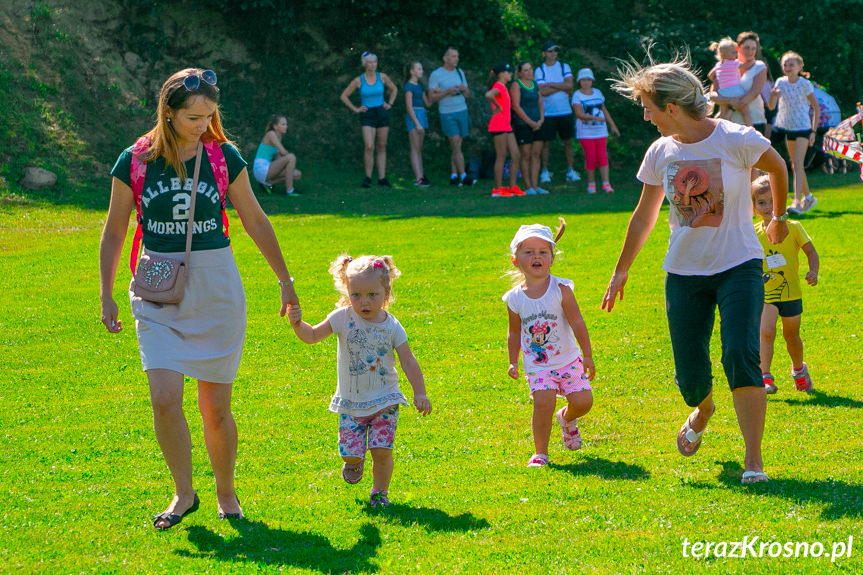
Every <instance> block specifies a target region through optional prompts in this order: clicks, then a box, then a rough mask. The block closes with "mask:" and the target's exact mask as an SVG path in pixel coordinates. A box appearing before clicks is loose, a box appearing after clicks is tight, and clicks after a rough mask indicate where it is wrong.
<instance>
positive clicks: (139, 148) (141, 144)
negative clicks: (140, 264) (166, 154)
mask: <svg viewBox="0 0 863 575" xmlns="http://www.w3.org/2000/svg"><path fill="white" fill-rule="evenodd" d="M149 148H150V138H149V137H147V136H141V137H140V138H138V140H137V141H136V142H135V145H134V146H132V165H131V166H130V169H129V181H130V183H131V184H132V197H133V198H134V199H135V218H136V219H137V220H138V227H137V228H135V237H134V238H133V239H132V254H131V256H130V257H129V268H130V269H131V270H132V275H133V276H134V275H135V264H136V263H137V261H138V252H139V250H140V247H141V238H143V237H144V229H143V228H142V227H141V222H142V221H143V219H144V216H143V214H142V212H141V197H142V196H143V194H144V177H145V176H146V175H147V164H146V162H144V161H143V160H141V156H143V155H144V154H146V153H147V150H148V149H149Z"/></svg>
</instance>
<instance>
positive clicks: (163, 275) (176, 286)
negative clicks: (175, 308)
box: [132, 143, 203, 303]
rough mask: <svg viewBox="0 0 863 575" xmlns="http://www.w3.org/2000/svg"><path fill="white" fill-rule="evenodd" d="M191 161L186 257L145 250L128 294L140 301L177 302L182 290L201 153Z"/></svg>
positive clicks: (199, 150)
mask: <svg viewBox="0 0 863 575" xmlns="http://www.w3.org/2000/svg"><path fill="white" fill-rule="evenodd" d="M202 149H203V146H202V145H201V144H200V143H198V155H197V158H196V159H195V175H194V176H193V178H192V198H191V202H190V206H189V221H188V223H187V224H186V228H187V229H186V254H185V255H186V257H185V259H184V260H177V259H174V258H169V257H165V256H154V255H152V254H148V253H147V252H146V250H144V251H143V253H142V254H141V258H140V259H139V260H138V270H137V271H136V272H135V280H134V286H133V287H132V291H133V292H134V293H135V295H136V296H138V297H139V298H141V299H145V300H147V301H152V302H155V303H180V302H181V301H182V300H183V294H184V293H185V290H186V275H187V273H188V267H187V265H186V263H187V262H188V261H189V253H190V252H191V250H192V234H193V233H194V228H195V196H197V195H198V193H197V189H198V173H199V171H200V168H201V150H202Z"/></svg>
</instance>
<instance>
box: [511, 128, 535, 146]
mask: <svg viewBox="0 0 863 575" xmlns="http://www.w3.org/2000/svg"><path fill="white" fill-rule="evenodd" d="M541 130H542V126H540V129H539V130H534V129H533V128H531V127H530V126H528V125H527V124H523V125H519V124H513V125H512V131H513V133H514V134H515V141H516V142H517V143H518V145H519V146H524V145H525V144H532V143H534V142H541V141H542V139H541V138H540V137H539V135H540V132H541Z"/></svg>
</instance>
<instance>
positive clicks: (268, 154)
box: [255, 144, 279, 162]
mask: <svg viewBox="0 0 863 575" xmlns="http://www.w3.org/2000/svg"><path fill="white" fill-rule="evenodd" d="M278 153H279V149H278V148H276V147H275V146H270V145H269V144H260V145H259V146H258V152H257V153H256V154H255V159H256V160H267V161H268V162H272V161H273V158H275V157H276V154H278Z"/></svg>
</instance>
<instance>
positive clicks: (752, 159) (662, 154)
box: [636, 120, 770, 276]
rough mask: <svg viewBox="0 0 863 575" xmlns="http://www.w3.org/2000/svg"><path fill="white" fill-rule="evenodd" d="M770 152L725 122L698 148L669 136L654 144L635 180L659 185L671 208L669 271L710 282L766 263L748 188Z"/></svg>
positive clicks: (763, 142) (762, 141) (745, 130)
mask: <svg viewBox="0 0 863 575" xmlns="http://www.w3.org/2000/svg"><path fill="white" fill-rule="evenodd" d="M769 147H770V141H769V140H767V139H766V138H765V137H764V136H762V135H761V134H759V133H758V132H756V131H755V130H754V129H753V128H749V127H746V126H740V125H738V124H734V123H732V122H728V121H726V120H718V121H717V124H716V127H715V128H714V130H713V132H712V133H711V134H710V135H709V136H708V137H707V138H705V139H704V140H702V141H700V142H696V143H694V144H684V143H681V142H679V141H677V140H675V139H674V138H672V137H670V136H666V137H662V138H659V139H658V140H656V141H655V142H653V144H651V146H650V148H648V150H647V153H646V154H645V155H644V160H643V161H642V163H641V167H640V168H639V169H638V174H637V175H636V177H637V178H638V179H639V180H640V181H641V182H643V183H645V184H648V185H652V186H660V185H661V186H662V187H663V190H664V192H665V197H666V199H667V200H668V202H669V204H671V209H670V211H669V214H668V224H669V227H670V228H671V237H670V238H669V240H668V253H667V254H666V256H665V262H664V263H663V264H662V268H663V269H664V270H665V271H667V272H669V273H673V274H679V275H696V276H706V275H713V274H717V273H720V272H723V271H725V270H728V269H731V268H733V267H734V266H737V265H740V264H742V263H743V262H746V261H748V260H751V259H755V258H759V259H761V258H763V257H764V252H763V251H762V249H761V244H760V243H759V241H758V236H757V235H756V234H755V228H754V227H753V226H752V200H751V196H750V191H749V182H750V170H751V168H752V166H753V165H755V163H756V162H758V160H759V158H761V155H762V154H763V153H764V152H765V151H766V150H767V148H769Z"/></svg>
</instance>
